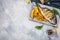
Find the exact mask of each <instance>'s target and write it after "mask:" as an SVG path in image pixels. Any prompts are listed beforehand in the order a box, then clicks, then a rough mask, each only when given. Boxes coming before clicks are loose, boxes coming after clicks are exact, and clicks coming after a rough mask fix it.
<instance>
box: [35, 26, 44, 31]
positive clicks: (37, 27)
mask: <svg viewBox="0 0 60 40" xmlns="http://www.w3.org/2000/svg"><path fill="white" fill-rule="evenodd" d="M35 28H36V29H38V30H41V29H42V28H43V25H41V26H35Z"/></svg>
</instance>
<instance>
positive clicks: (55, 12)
mask: <svg viewBox="0 0 60 40" xmlns="http://www.w3.org/2000/svg"><path fill="white" fill-rule="evenodd" d="M52 12H53V13H54V14H56V15H59V12H58V11H57V10H56V9H53V10H52ZM59 16H60V15H59Z"/></svg>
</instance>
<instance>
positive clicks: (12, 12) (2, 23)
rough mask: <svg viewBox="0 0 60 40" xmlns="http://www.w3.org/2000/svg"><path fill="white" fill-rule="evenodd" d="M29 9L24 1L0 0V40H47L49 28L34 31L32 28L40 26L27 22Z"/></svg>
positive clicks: (29, 6) (28, 5)
mask: <svg viewBox="0 0 60 40" xmlns="http://www.w3.org/2000/svg"><path fill="white" fill-rule="evenodd" d="M30 8H31V4H27V3H25V2H24V0H0V40H48V37H47V34H46V30H47V29H48V28H49V27H48V26H46V25H44V28H43V29H42V30H36V29H34V26H36V25H42V24H40V23H36V22H31V21H29V20H28V13H29V10H30ZM59 30H60V28H58V31H59ZM59 33H60V32H58V34H59ZM59 37H60V36H59ZM58 40H60V39H59V38H58Z"/></svg>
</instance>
